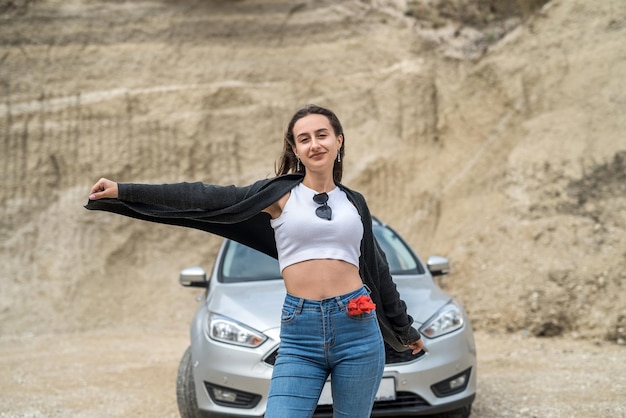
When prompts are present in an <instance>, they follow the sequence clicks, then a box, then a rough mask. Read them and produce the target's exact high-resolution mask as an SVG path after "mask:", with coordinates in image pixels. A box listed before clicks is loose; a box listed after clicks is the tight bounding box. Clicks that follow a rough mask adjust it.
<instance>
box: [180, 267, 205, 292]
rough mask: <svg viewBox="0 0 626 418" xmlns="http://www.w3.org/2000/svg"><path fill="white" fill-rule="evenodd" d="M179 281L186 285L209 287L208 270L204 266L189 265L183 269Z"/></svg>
mask: <svg viewBox="0 0 626 418" xmlns="http://www.w3.org/2000/svg"><path fill="white" fill-rule="evenodd" d="M178 281H179V282H180V284H181V285H183V286H185V287H207V286H208V285H209V282H208V281H207V279H206V271H204V269H203V268H202V267H197V266H196V267H187V268H186V269H183V270H181V272H180V276H179V277H178Z"/></svg>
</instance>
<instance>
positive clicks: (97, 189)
mask: <svg viewBox="0 0 626 418" xmlns="http://www.w3.org/2000/svg"><path fill="white" fill-rule="evenodd" d="M106 197H108V198H112V199H117V197H118V192H117V183H116V182H114V181H111V180H108V179H105V178H101V179H100V180H98V182H97V183H96V184H94V185H93V187H92V188H91V191H90V192H89V200H98V199H103V198H106Z"/></svg>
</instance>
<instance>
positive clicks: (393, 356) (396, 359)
mask: <svg viewBox="0 0 626 418" xmlns="http://www.w3.org/2000/svg"><path fill="white" fill-rule="evenodd" d="M424 354H425V353H424V350H422V351H420V352H419V353H418V354H416V355H413V354H411V350H407V351H402V352H398V351H396V350H394V349H393V348H391V346H390V345H389V344H387V343H385V364H398V363H408V362H411V361H414V360H416V359H418V358H420V357H422V356H423V355H424ZM276 355H278V348H276V349H275V350H274V351H272V352H271V353H270V355H268V356H267V357H266V358H265V359H264V360H263V362H264V363H266V364H269V365H270V366H273V365H274V364H275V363H276Z"/></svg>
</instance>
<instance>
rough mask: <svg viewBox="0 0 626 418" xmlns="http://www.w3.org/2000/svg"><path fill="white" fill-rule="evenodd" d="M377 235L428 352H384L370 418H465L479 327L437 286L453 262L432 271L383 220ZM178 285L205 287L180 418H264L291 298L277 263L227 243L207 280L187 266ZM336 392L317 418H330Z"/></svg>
mask: <svg viewBox="0 0 626 418" xmlns="http://www.w3.org/2000/svg"><path fill="white" fill-rule="evenodd" d="M373 226H374V234H375V236H376V239H377V240H378V242H379V244H380V245H381V247H382V248H383V250H384V252H385V254H386V256H387V261H388V262H389V266H390V270H391V273H392V275H393V278H394V281H395V283H396V285H397V287H398V291H399V292H400V296H401V297H402V299H403V300H404V301H405V302H406V303H407V305H408V311H409V314H410V315H411V316H412V317H413V318H414V320H415V323H414V326H415V327H417V328H418V329H419V330H420V332H421V334H422V335H423V338H424V345H425V347H426V350H424V351H422V353H420V354H418V355H416V356H414V355H412V354H411V352H410V351H406V352H401V353H399V352H396V351H395V350H393V349H392V348H390V347H388V346H386V361H385V363H386V364H385V371H384V375H383V380H382V382H381V385H380V388H379V390H378V394H377V397H376V402H375V403H374V408H373V412H372V416H374V417H401V416H423V415H436V416H438V417H449V418H451V417H464V418H465V417H468V416H469V415H470V412H471V408H472V402H473V401H474V397H475V396H476V347H475V344H474V335H473V332H472V327H471V325H470V322H469V319H468V317H467V314H466V313H465V310H464V309H463V307H462V306H461V305H460V304H459V303H458V302H457V301H455V300H454V299H453V298H452V297H450V295H448V294H446V293H445V292H444V291H443V290H441V289H440V288H439V287H438V286H437V284H436V283H435V282H434V280H433V276H437V275H443V274H447V273H448V271H449V262H448V260H447V259H445V258H443V257H430V258H429V259H428V263H427V264H426V268H425V267H424V264H423V263H422V261H421V260H420V258H419V257H418V256H417V255H416V254H415V253H414V252H413V251H412V249H411V248H410V247H409V246H408V245H407V244H406V243H405V242H404V240H403V239H402V238H401V237H400V236H399V235H398V234H397V233H396V232H395V231H394V230H393V229H391V228H390V227H389V226H387V225H384V224H382V223H381V222H379V221H378V220H374V225H373ZM180 283H181V284H182V285H183V286H191V287H206V293H205V297H203V298H202V302H203V303H201V305H200V306H199V308H198V310H197V312H196V315H195V317H194V319H193V322H192V323H191V345H190V347H189V348H188V349H187V350H186V351H185V354H184V355H183V358H182V360H181V362H180V367H179V370H178V379H177V384H176V391H177V399H178V408H179V411H180V415H181V417H182V418H191V417H194V418H196V417H231V418H232V417H262V416H263V414H264V413H265V406H266V402H267V392H268V389H269V384H270V378H271V376H272V367H273V365H274V361H275V360H276V353H277V350H278V344H279V342H280V338H279V328H280V312H281V307H282V303H283V299H284V297H285V287H284V284H283V282H282V279H281V277H280V272H279V268H278V262H277V261H276V260H275V259H273V258H271V257H269V256H267V255H265V254H262V253H260V252H258V251H256V250H253V249H251V248H249V247H246V246H244V245H242V244H239V243H237V242H234V241H230V240H225V241H224V243H223V245H222V247H221V249H220V251H219V254H218V256H217V260H216V262H215V265H214V267H213V271H212V273H211V276H210V279H209V280H207V275H206V273H205V271H204V270H203V269H202V268H201V267H190V268H187V269H184V270H183V271H182V272H181V273H180ZM329 385H330V383H329V382H327V383H326V386H325V387H324V390H323V391H322V395H321V397H320V400H319V403H318V407H317V409H316V411H315V416H316V417H332V398H331V395H330V389H329Z"/></svg>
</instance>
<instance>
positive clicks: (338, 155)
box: [337, 148, 341, 163]
mask: <svg viewBox="0 0 626 418" xmlns="http://www.w3.org/2000/svg"><path fill="white" fill-rule="evenodd" d="M337 162H338V163H340V162H341V148H339V151H337Z"/></svg>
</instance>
